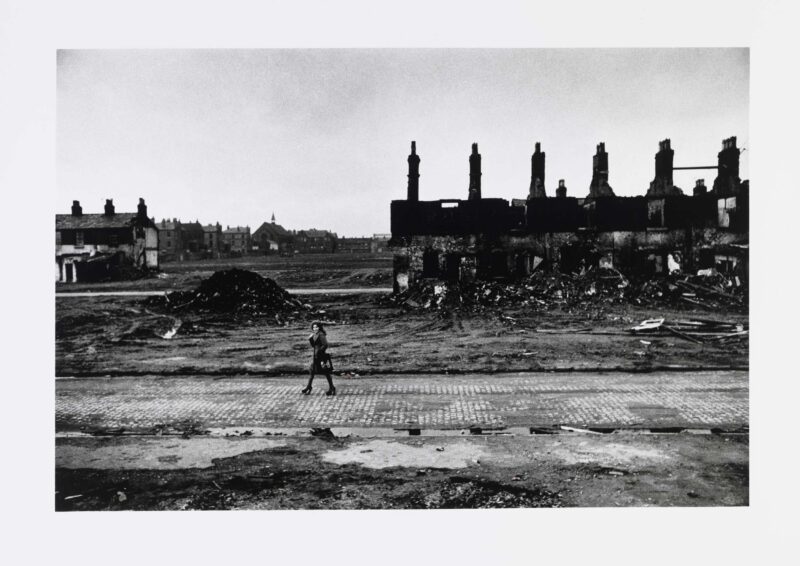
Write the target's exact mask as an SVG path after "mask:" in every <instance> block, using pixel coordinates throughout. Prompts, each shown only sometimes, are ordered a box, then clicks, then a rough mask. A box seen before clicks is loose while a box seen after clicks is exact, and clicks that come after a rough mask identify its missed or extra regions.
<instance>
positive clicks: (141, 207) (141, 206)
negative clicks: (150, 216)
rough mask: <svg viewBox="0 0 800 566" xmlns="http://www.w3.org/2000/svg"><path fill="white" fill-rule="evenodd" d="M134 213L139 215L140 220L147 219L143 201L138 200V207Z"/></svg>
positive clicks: (141, 199) (145, 206)
mask: <svg viewBox="0 0 800 566" xmlns="http://www.w3.org/2000/svg"><path fill="white" fill-rule="evenodd" d="M136 212H137V213H138V214H139V217H140V218H147V205H146V204H145V203H144V199H143V198H140V199H139V206H138V207H137V209H136Z"/></svg>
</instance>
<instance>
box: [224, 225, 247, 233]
mask: <svg viewBox="0 0 800 566" xmlns="http://www.w3.org/2000/svg"><path fill="white" fill-rule="evenodd" d="M222 233H223V234H249V233H250V228H247V227H245V228H242V227H241V226H237V227H236V228H228V229H227V230H223V231H222Z"/></svg>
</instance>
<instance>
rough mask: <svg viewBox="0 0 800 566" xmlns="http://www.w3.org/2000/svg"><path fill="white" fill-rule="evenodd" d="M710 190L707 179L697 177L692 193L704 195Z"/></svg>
mask: <svg viewBox="0 0 800 566" xmlns="http://www.w3.org/2000/svg"><path fill="white" fill-rule="evenodd" d="M707 192H708V187H706V180H705V179H697V180H696V181H695V182H694V189H693V190H692V194H693V195H694V196H699V195H704V194H706V193H707Z"/></svg>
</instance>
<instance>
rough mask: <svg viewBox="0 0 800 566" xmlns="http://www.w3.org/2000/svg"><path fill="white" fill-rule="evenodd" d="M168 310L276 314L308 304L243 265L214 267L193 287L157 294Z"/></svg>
mask: <svg viewBox="0 0 800 566" xmlns="http://www.w3.org/2000/svg"><path fill="white" fill-rule="evenodd" d="M158 299H161V301H162V303H161V306H163V307H165V308H166V309H167V310H170V311H173V312H174V311H186V310H195V311H210V312H217V313H232V314H250V315H271V316H274V315H278V314H282V313H291V312H296V311H300V310H303V309H305V308H307V307H305V306H304V305H303V303H302V302H301V301H299V300H298V299H295V298H294V297H293V296H292V295H291V294H289V293H288V292H286V291H285V290H284V289H283V288H282V287H281V286H280V285H278V284H277V283H275V281H273V280H272V279H270V278H268V277H262V276H260V275H258V274H257V273H253V272H252V271H247V270H244V269H228V270H225V271H217V272H216V273H214V274H213V275H212V276H211V277H209V278H208V279H205V280H203V282H202V283H200V286H199V287H198V288H197V289H196V290H195V291H175V292H172V293H169V294H167V295H166V296H165V297H159V298H158Z"/></svg>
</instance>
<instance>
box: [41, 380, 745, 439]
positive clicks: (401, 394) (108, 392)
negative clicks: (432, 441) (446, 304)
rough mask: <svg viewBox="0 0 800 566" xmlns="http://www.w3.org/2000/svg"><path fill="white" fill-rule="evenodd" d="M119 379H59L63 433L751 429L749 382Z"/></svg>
mask: <svg viewBox="0 0 800 566" xmlns="http://www.w3.org/2000/svg"><path fill="white" fill-rule="evenodd" d="M336 384H337V389H338V391H337V395H336V397H333V398H331V397H326V396H325V395H324V391H325V389H326V388H327V385H326V383H325V379H324V377H323V378H321V379H320V378H317V380H316V381H315V388H314V391H313V394H312V395H311V396H308V397H306V396H303V395H301V394H300V389H301V388H302V386H303V385H304V381H303V380H302V379H300V378H291V379H289V378H259V377H241V378H227V379H219V378H216V379H215V378H211V377H195V378H192V377H177V378H162V377H131V378H124V377H114V378H93V379H59V380H57V382H56V427H57V431H58V432H65V431H76V430H81V429H91V428H97V427H104V428H119V427H122V428H125V429H126V430H130V431H135V430H142V431H144V430H147V429H151V428H152V427H154V426H158V425H169V424H171V423H176V422H182V421H196V422H198V423H200V425H201V426H203V427H237V426H238V427H306V426H352V427H392V428H403V427H420V428H429V429H448V428H463V427H469V426H476V425H477V426H484V427H504V426H552V425H569V426H594V427H632V428H633V427H636V428H639V427H641V428H648V427H650V428H652V427H684V428H711V427H730V428H738V427H742V426H746V425H747V424H748V391H749V389H748V374H747V372H742V371H714V372H694V373H684V372H677V373H669V372H656V373H639V374H632V373H605V374H595V373H561V374H558V373H556V374H548V373H534V374H510V375H465V376H427V375H426V376H397V377H391V376H382V377H380V378H349V379H348V378H339V377H337V378H336Z"/></svg>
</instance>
